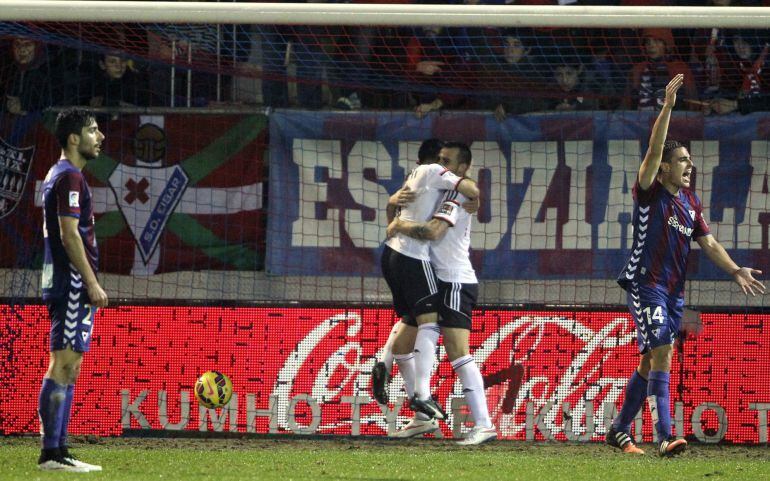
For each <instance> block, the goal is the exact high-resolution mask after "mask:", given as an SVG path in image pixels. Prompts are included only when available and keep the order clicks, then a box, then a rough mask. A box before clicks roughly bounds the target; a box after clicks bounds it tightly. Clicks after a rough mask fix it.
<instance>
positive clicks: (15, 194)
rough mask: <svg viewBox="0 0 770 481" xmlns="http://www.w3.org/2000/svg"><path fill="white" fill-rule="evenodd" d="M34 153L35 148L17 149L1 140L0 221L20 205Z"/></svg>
mask: <svg viewBox="0 0 770 481" xmlns="http://www.w3.org/2000/svg"><path fill="white" fill-rule="evenodd" d="M34 153H35V147H24V148H19V147H15V146H13V145H10V144H8V143H7V142H6V141H5V140H3V139H1V138H0V219H2V218H3V217H5V216H6V215H8V214H10V213H11V212H12V211H13V210H14V209H15V208H16V206H17V205H19V200H20V199H21V196H22V194H23V193H24V187H25V186H26V185H27V178H28V177H29V175H28V174H29V169H30V166H31V165H32V156H33V155H34Z"/></svg>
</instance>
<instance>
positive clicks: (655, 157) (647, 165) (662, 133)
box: [639, 74, 684, 190]
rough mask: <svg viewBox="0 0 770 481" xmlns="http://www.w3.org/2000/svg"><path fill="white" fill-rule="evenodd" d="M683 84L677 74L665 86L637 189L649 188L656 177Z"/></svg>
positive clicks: (640, 169)
mask: <svg viewBox="0 0 770 481" xmlns="http://www.w3.org/2000/svg"><path fill="white" fill-rule="evenodd" d="M683 84H684V75H682V74H678V75H676V76H674V78H673V79H671V81H670V82H669V83H668V85H667V86H666V100H665V101H664V102H663V108H661V110H660V114H659V115H658V118H657V120H655V125H653V127H652V134H650V145H649V146H648V147H647V154H646V155H645V156H644V161H643V162H642V166H641V167H639V187H641V188H642V190H647V189H649V188H650V186H651V185H652V183H653V182H654V181H655V176H657V175H658V169H659V168H660V162H661V159H662V158H663V144H664V143H665V141H666V135H667V134H668V123H669V121H670V120H671V110H672V109H673V108H674V104H675V103H676V92H677V90H679V88H680V87H681V86H682V85H683Z"/></svg>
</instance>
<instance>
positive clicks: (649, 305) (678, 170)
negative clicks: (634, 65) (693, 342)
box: [606, 74, 765, 456]
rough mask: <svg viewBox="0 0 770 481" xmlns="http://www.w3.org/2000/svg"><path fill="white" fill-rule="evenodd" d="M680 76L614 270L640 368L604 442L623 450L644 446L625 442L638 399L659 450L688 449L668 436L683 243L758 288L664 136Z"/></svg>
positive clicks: (656, 130)
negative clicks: (630, 233) (626, 249)
mask: <svg viewBox="0 0 770 481" xmlns="http://www.w3.org/2000/svg"><path fill="white" fill-rule="evenodd" d="M683 83H684V76H683V75H682V74H679V75H676V76H675V77H674V78H673V79H672V80H671V82H669V84H668V85H667V86H666V97H665V101H664V103H663V107H662V109H661V112H660V115H658V119H657V120H656V121H655V125H654V126H653V128H652V134H651V135H650V145H649V147H648V150H647V154H646V155H645V157H644V161H643V162H642V165H641V167H640V168H639V175H638V177H637V180H636V183H635V185H634V189H633V196H634V243H633V246H632V252H631V254H630V256H629V258H628V261H627V263H626V265H625V267H624V268H623V270H622V271H621V273H620V275H619V276H618V283H619V284H620V286H621V287H623V289H625V290H626V291H627V298H628V307H629V310H630V311H631V316H632V317H633V318H634V323H635V324H636V330H637V342H638V345H639V353H640V354H641V359H640V361H639V367H637V369H636V371H635V372H634V374H633V375H632V376H631V378H630V379H629V381H628V385H627V386H626V396H625V399H624V401H623V407H622V408H621V410H620V413H619V414H618V416H617V417H616V418H615V419H614V420H613V422H612V427H611V428H610V430H609V431H608V432H607V437H606V441H607V443H608V444H609V445H611V446H614V447H617V448H619V449H621V450H622V451H623V452H626V453H633V454H643V453H644V451H642V450H641V449H639V448H638V447H636V446H635V445H634V443H633V442H632V441H631V436H630V430H631V422H632V421H633V419H634V418H635V417H636V414H637V413H638V412H639V409H640V408H641V407H642V405H643V404H644V400H645V399H647V403H648V405H649V409H650V414H651V416H652V422H653V423H654V425H655V429H656V431H657V433H658V443H659V444H658V454H659V455H661V456H673V455H675V454H678V453H681V452H683V451H684V450H685V449H686V448H687V441H686V440H684V439H675V438H673V437H672V435H671V407H670V398H669V391H670V389H669V384H670V376H669V372H670V370H671V357H672V352H673V343H674V341H675V340H676V338H677V336H678V333H679V325H680V322H681V319H682V313H683V311H684V281H685V274H686V272H687V257H688V254H689V252H690V242H691V241H692V240H693V239H694V240H695V241H696V242H697V243H698V244H699V245H700V247H701V249H702V250H703V252H704V253H705V254H706V256H708V258H709V259H711V261H712V262H714V264H716V265H717V266H718V267H719V268H720V269H722V270H723V271H725V272H727V273H728V274H730V276H731V277H732V278H733V280H734V281H735V282H736V283H737V284H738V285H739V286H740V287H741V289H742V290H743V292H744V293H746V294H751V295H755V294H756V292H760V293H763V292H764V291H765V287H764V285H762V283H761V282H759V281H758V280H756V279H754V276H753V274H761V273H762V272H761V271H758V270H755V269H752V268H750V267H739V266H738V265H737V264H736V263H735V262H733V260H732V259H731V258H730V256H729V255H728V254H727V252H726V251H725V249H724V248H723V247H722V246H721V245H720V244H719V242H717V241H716V240H715V239H714V237H713V236H712V235H711V234H710V232H709V228H708V225H707V224H706V220H705V219H704V218H703V207H702V205H701V201H700V199H699V198H698V196H697V195H696V194H695V192H693V191H692V190H690V182H691V176H692V169H693V162H692V159H691V158H690V153H689V152H688V151H687V148H686V147H684V146H683V145H682V144H680V143H679V142H676V141H672V140H666V134H667V132H668V124H669V120H670V119H671V110H672V109H673V108H674V104H675V103H676V92H677V90H679V88H680V87H681V86H682V84H683ZM679 434H680V435H681V434H682V433H679Z"/></svg>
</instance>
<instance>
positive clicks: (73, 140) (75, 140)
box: [67, 134, 80, 145]
mask: <svg viewBox="0 0 770 481" xmlns="http://www.w3.org/2000/svg"><path fill="white" fill-rule="evenodd" d="M67 144H68V145H78V144H80V136H79V135H78V134H69V136H68V137H67Z"/></svg>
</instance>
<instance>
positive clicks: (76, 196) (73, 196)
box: [69, 190, 80, 207]
mask: <svg viewBox="0 0 770 481" xmlns="http://www.w3.org/2000/svg"><path fill="white" fill-rule="evenodd" d="M69 204H70V207H80V192H77V191H74V190H71V191H70V202H69Z"/></svg>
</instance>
